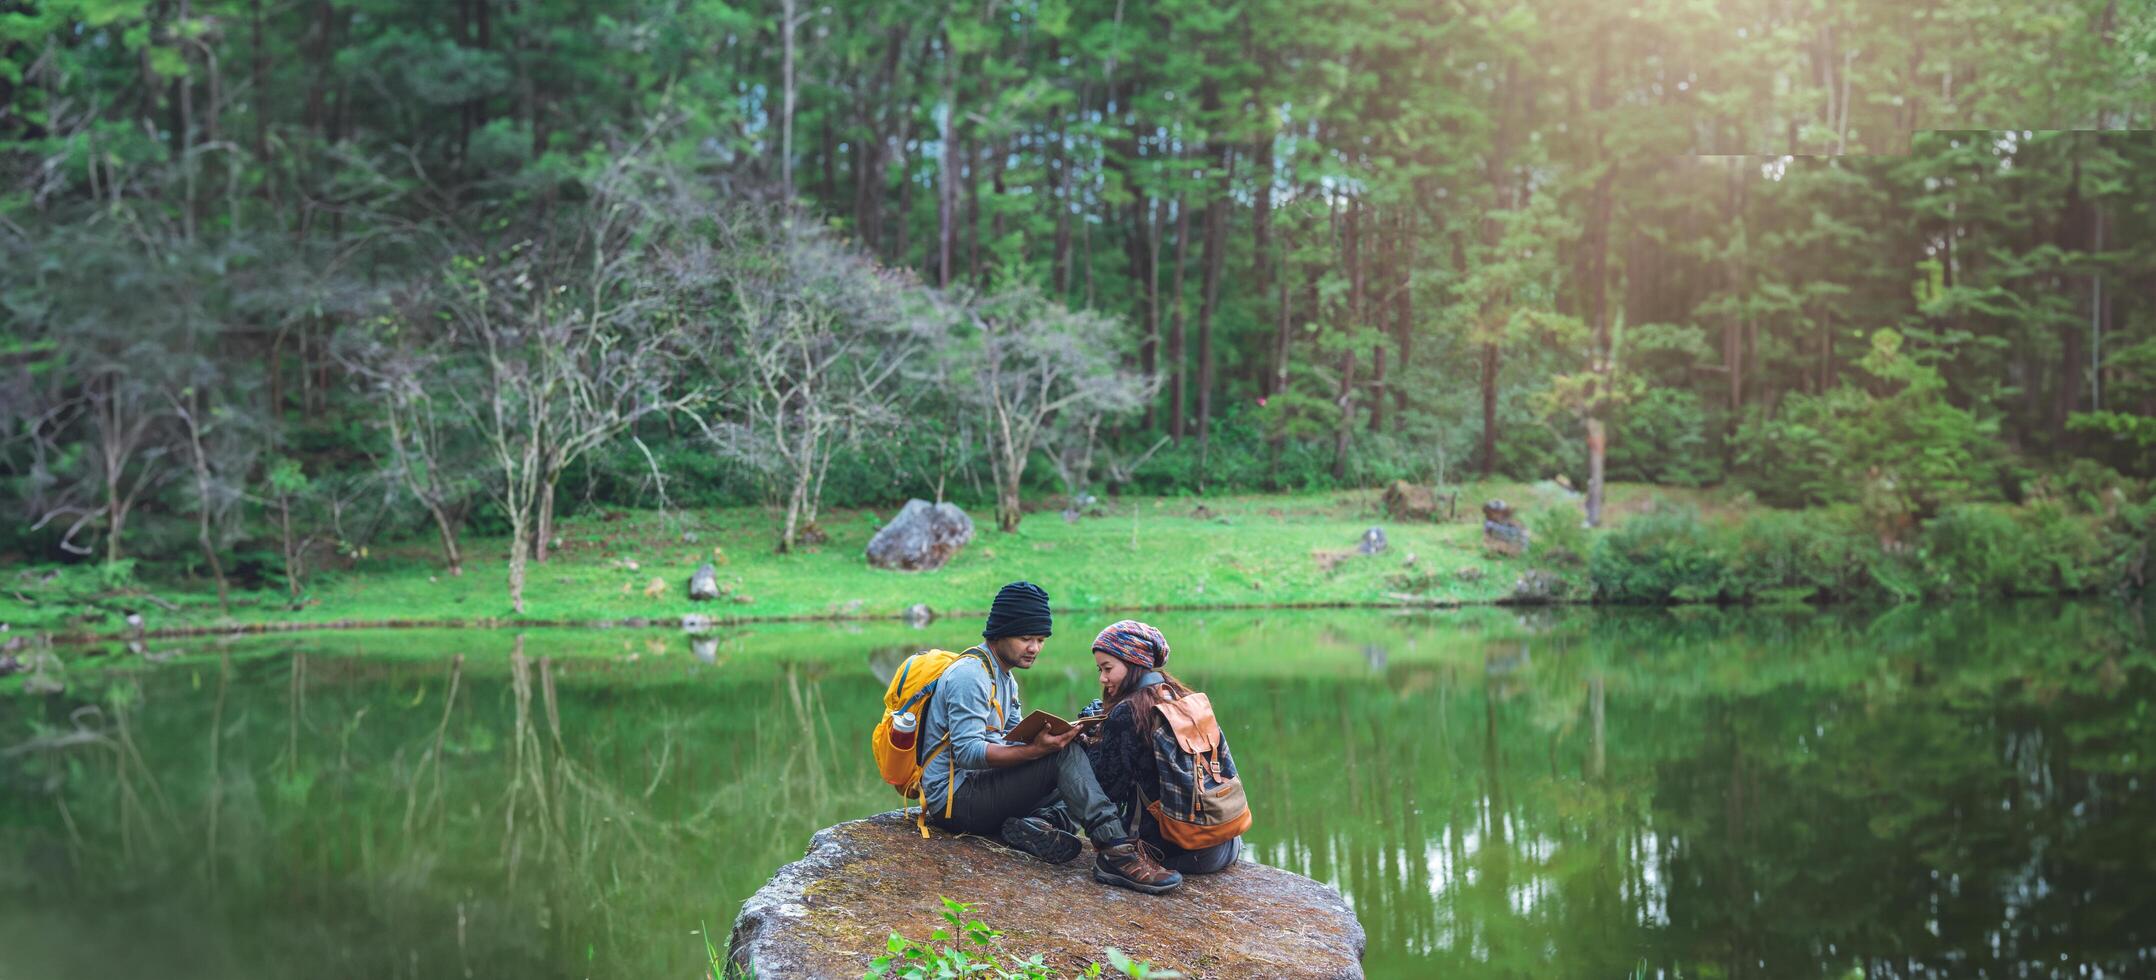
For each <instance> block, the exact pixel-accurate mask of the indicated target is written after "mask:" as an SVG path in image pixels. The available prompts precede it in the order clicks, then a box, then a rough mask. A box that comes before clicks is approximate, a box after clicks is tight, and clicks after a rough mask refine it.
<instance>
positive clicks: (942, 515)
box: [868, 499, 973, 572]
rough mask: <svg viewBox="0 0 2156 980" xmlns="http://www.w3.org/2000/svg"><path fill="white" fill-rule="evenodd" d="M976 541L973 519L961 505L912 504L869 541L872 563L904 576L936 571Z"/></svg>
mask: <svg viewBox="0 0 2156 980" xmlns="http://www.w3.org/2000/svg"><path fill="white" fill-rule="evenodd" d="M972 540H973V519H972V518H970V517H967V516H966V512H965V511H962V510H959V509H958V505H957V504H952V503H941V504H931V503H929V502H928V501H926V500H920V499H914V500H909V501H906V506H905V508H904V509H902V510H900V511H899V512H898V516H896V517H893V518H891V523H889V524H886V525H884V526H883V529H882V530H880V531H877V532H876V536H875V537H873V538H870V539H868V563H869V564H870V565H873V566H875V567H877V568H888V569H891V570H893V571H901V572H925V571H933V570H935V569H938V568H942V567H943V566H944V563H945V562H948V561H950V560H951V556H953V555H956V554H958V550H959V549H960V548H964V547H965V546H966V543H967V542H969V541H972Z"/></svg>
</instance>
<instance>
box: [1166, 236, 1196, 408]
mask: <svg viewBox="0 0 2156 980" xmlns="http://www.w3.org/2000/svg"><path fill="white" fill-rule="evenodd" d="M1189 246H1190V198H1189V196H1188V195H1183V194H1178V195H1176V198H1175V259H1174V262H1175V267H1174V269H1173V271H1172V272H1170V274H1169V277H1168V301H1169V302H1170V303H1172V304H1174V305H1173V306H1172V307H1171V308H1170V309H1169V312H1168V364H1167V370H1168V388H1169V395H1168V436H1169V438H1172V439H1174V440H1175V441H1176V442H1178V443H1180V442H1182V441H1183V421H1184V415H1185V406H1186V405H1187V404H1188V401H1187V399H1188V398H1189V392H1187V391H1186V390H1184V382H1185V377H1184V372H1183V367H1184V365H1183V361H1184V356H1183V340H1184V337H1183V264H1184V258H1185V257H1186V256H1187V255H1188V254H1189V252H1190V247H1189Z"/></svg>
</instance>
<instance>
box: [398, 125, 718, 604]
mask: <svg viewBox="0 0 2156 980" xmlns="http://www.w3.org/2000/svg"><path fill="white" fill-rule="evenodd" d="M685 185H686V184H685V182H683V181H679V180H672V179H669V178H666V177H664V176H662V175H655V174H652V173H649V172H647V171H646V170H644V169H643V168H642V166H641V161H640V160H639V158H638V157H637V155H636V154H635V153H634V152H630V153H625V154H624V155H622V156H621V157H619V158H617V159H616V160H615V161H614V162H613V163H611V164H610V165H609V166H608V167H607V168H606V170H605V171H603V172H602V173H600V174H598V175H597V176H596V177H595V178H594V179H593V180H592V182H591V184H590V193H591V199H590V200H589V201H588V202H586V203H584V204H582V205H579V206H577V207H573V208H566V209H563V210H561V211H559V212H557V213H555V214H554V215H552V216H551V217H549V218H548V219H547V220H546V221H545V222H543V223H542V224H541V225H540V226H538V227H536V228H534V229H533V231H534V235H533V237H532V238H529V239H526V240H524V241H521V242H519V243H517V244H515V245H512V246H511V247H509V248H508V249H506V250H503V251H501V252H499V253H493V254H489V253H485V252H481V253H478V254H476V255H473V254H466V255H460V256H457V257H455V258H453V259H452V260H451V263H450V267H449V270H448V272H447V274H446V275H445V282H446V284H447V286H446V289H447V295H446V296H445V297H444V302H443V307H444V309H445V310H446V312H447V313H448V314H449V316H448V321H447V330H448V333H447V335H446V336H445V338H444V341H445V345H446V349H448V350H453V351H458V352H460V353H458V354H457V355H456V356H455V357H445V358H444V360H443V363H442V365H441V369H442V370H445V371H447V372H449V373H451V374H453V375H455V376H456V377H458V378H468V379H469V380H468V381H460V382H459V383H456V384H451V385H448V386H447V387H446V389H444V388H441V387H437V388H436V389H435V391H434V392H433V394H434V396H435V397H441V396H443V395H444V394H446V395H447V397H449V398H450V399H451V400H453V401H454V403H455V406H456V414H457V416H458V420H459V423H460V424H463V425H467V426H469V428H470V430H471V431H473V432H474V433H476V434H477V436H478V439H479V442H480V444H481V446H482V447H483V450H482V452H483V455H484V457H485V458H486V459H488V460H489V461H490V462H491V464H492V466H493V468H494V469H495V470H496V471H497V478H496V479H495V480H492V481H489V483H488V490H489V492H490V493H491V494H492V495H493V496H494V497H495V499H496V501H497V502H498V503H499V504H500V505H501V507H502V510H503V512H504V513H505V514H506V515H507V516H508V518H509V526H510V542H509V569H508V572H509V574H508V585H509V597H510V602H511V604H512V605H513V606H514V607H515V609H516V611H517V612H519V613H522V612H523V611H524V583H525V571H526V566H527V564H528V563H529V561H530V560H531V558H532V555H533V548H534V544H535V543H537V542H539V541H540V540H541V537H540V536H541V535H542V534H544V533H547V532H549V531H551V528H550V527H549V524H550V523H551V520H552V505H553V494H554V487H555V484H556V483H557V482H558V481H559V480H560V479H561V475H562V473H563V472H564V471H565V470H566V469H567V468H568V467H569V466H570V465H571V464H573V463H575V462H576V461H577V460H578V459H580V458H582V457H583V456H584V454H586V453H588V452H590V451H591V450H593V449H595V448H597V447H599V446H601V445H604V444H606V443H607V442H608V441H610V440H612V439H614V438H615V437H617V436H620V435H621V434H623V433H624V432H628V431H629V430H630V429H632V428H633V427H634V426H635V425H636V424H637V423H638V422H639V421H641V420H643V419H646V418H649V417H651V416H654V415H659V414H662V413H666V412H672V411H676V410H679V409H683V408H687V407H690V406H692V405H694V404H695V403H696V402H697V401H698V399H699V398H700V397H701V395H700V393H699V392H697V391H695V390H693V389H687V390H685V389H683V388H682V387H681V386H680V385H679V384H678V382H679V380H680V378H681V368H682V366H683V363H684V356H683V354H684V351H683V348H682V340H683V338H684V322H683V318H682V317H681V316H680V311H679V310H678V309H676V308H675V307H674V306H673V305H672V295H671V293H672V288H671V284H672V282H673V280H672V279H671V278H669V277H666V276H663V275H658V274H655V273H653V272H651V271H650V266H649V265H648V264H647V262H648V260H650V259H651V258H652V257H653V255H654V254H655V253H658V252H661V251H663V250H665V249H667V248H671V247H675V246H676V245H677V244H678V242H677V237H676V236H677V234H678V232H679V229H678V228H677V227H675V224H676V223H677V222H681V221H686V220H688V219H689V218H691V217H692V215H691V213H690V212H689V211H687V210H685V209H686V208H688V207H690V202H686V201H683V200H680V199H677V198H675V197H674V196H672V195H675V194H678V193H679V188H681V187H683V186H685ZM648 458H649V456H648V454H647V459H648Z"/></svg>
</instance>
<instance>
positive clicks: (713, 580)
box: [689, 561, 719, 602]
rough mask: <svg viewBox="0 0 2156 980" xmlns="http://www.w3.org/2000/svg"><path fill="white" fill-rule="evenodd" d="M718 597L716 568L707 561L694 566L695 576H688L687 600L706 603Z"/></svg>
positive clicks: (717, 573) (717, 570) (717, 571)
mask: <svg viewBox="0 0 2156 980" xmlns="http://www.w3.org/2000/svg"><path fill="white" fill-rule="evenodd" d="M718 597H719V569H718V567H717V566H715V565H713V564H711V563H710V562H708V561H707V562H705V563H703V564H701V565H698V566H696V574H694V575H691V576H689V598H690V599H691V600H693V601H696V602H708V601H710V600H712V599H716V598H718Z"/></svg>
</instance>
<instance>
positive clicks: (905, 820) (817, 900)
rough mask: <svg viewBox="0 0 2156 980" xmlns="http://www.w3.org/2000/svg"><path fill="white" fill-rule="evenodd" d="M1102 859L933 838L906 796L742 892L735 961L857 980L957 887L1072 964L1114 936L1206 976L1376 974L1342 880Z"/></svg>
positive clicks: (1016, 948) (1064, 965)
mask: <svg viewBox="0 0 2156 980" xmlns="http://www.w3.org/2000/svg"><path fill="white" fill-rule="evenodd" d="M1091 869H1092V854H1091V851H1090V850H1088V851H1087V853H1085V854H1083V855H1081V856H1080V857H1079V858H1078V859H1077V860H1075V861H1072V862H1070V863H1068V864H1060V865H1056V864H1045V863H1042V862H1040V861H1037V860H1034V859H1033V858H1030V857H1027V856H1026V855H1023V854H1019V853H1017V852H1015V851H1010V850H1007V849H1005V848H1002V847H1000V846H997V845H994V844H991V843H989V842H988V841H986V840H983V839H980V838H977V837H952V836H950V835H947V834H944V833H941V832H936V833H935V836H933V837H931V838H928V839H925V840H924V839H922V837H921V835H920V832H919V831H917V830H915V829H914V825H913V821H912V820H911V819H910V818H909V817H908V816H907V815H906V814H905V813H903V812H901V811H896V810H894V811H891V812H888V813H882V814H878V815H876V816H873V817H869V818H868V819H865V820H855V821H852V822H850V823H842V824H839V825H838V826H836V827H830V828H827V829H825V830H822V831H819V832H818V833H817V834H816V836H815V837H814V838H812V839H810V841H809V849H808V856H807V857H804V858H802V859H801V860H799V861H796V862H794V863H792V864H789V865H787V866H785V867H783V868H780V869H779V872H778V874H776V875H773V876H772V878H771V881H770V882H769V883H767V884H765V885H764V887H763V888H762V889H761V890H759V891H758V892H757V893H756V894H755V895H753V896H751V897H750V898H749V900H748V902H747V903H746V904H744V905H743V906H742V907H741V915H740V916H739V917H738V918H736V919H735V920H734V933H733V941H732V944H731V946H730V948H729V953H728V967H729V972H731V973H739V974H741V975H753V976H758V977H787V978H801V980H810V978H826V977H828V978H833V980H836V978H844V980H855V978H857V977H859V976H861V975H862V974H863V973H865V972H867V970H868V968H869V963H870V961H872V960H874V959H875V958H876V957H877V956H878V955H881V954H882V953H883V952H884V951H885V947H884V942H885V940H886V939H887V938H888V937H889V936H890V934H891V933H893V932H896V933H899V934H900V935H903V936H905V937H907V938H909V939H915V940H921V941H927V940H928V938H929V933H930V932H932V931H933V930H935V929H937V928H940V927H942V926H943V921H942V912H943V905H942V902H940V901H939V898H941V897H949V898H952V899H955V900H957V901H962V902H971V903H975V904H976V905H977V908H975V909H974V914H975V915H976V916H978V917H980V918H981V919H982V920H983V921H985V922H987V923H988V924H989V925H990V926H993V927H995V928H997V929H1001V930H1003V937H1002V938H1001V939H999V940H997V941H996V945H995V947H994V948H993V950H992V952H994V953H995V954H996V956H997V958H998V959H1000V960H1002V961H1004V962H1009V960H1010V959H1011V958H1013V957H1017V958H1024V957H1028V956H1032V955H1034V954H1040V955H1041V956H1042V957H1043V958H1044V959H1045V960H1046V961H1047V963H1048V964H1049V966H1050V967H1052V968H1054V969H1055V970H1056V971H1057V973H1058V975H1064V976H1076V975H1077V974H1078V973H1080V972H1081V971H1083V970H1084V968H1085V965H1086V964H1087V963H1091V962H1094V961H1101V962H1105V961H1106V959H1107V950H1108V948H1109V947H1114V948H1116V949H1120V950H1122V951H1123V952H1125V953H1128V954H1130V955H1131V956H1133V957H1136V958H1138V959H1141V960H1146V961H1148V962H1150V963H1152V964H1153V966H1154V967H1156V968H1160V969H1169V970H1178V971H1181V973H1182V974H1183V975H1184V976H1185V977H1190V978H1192V980H1211V978H1230V977H1267V978H1277V980H1301V978H1309V980H1333V978H1348V977H1361V976H1362V975H1363V973H1362V952H1363V931H1362V926H1361V924H1359V923H1357V922H1356V921H1355V913H1354V912H1353V911H1352V910H1350V909H1349V908H1348V906H1347V903H1346V902H1345V901H1344V900H1342V899H1341V897H1340V893H1339V892H1338V891H1335V890H1334V889H1333V888H1332V887H1331V886H1329V885H1324V884H1320V883H1318V882H1315V881H1312V880H1310V879H1308V878H1305V877H1303V876H1301V875H1298V874H1294V873H1292V872H1288V871H1282V870H1280V869H1278V868H1272V867H1267V866H1265V865H1262V864H1256V863H1252V862H1250V861H1247V860H1246V861H1244V862H1242V863H1239V864H1237V865H1236V866H1234V867H1233V868H1230V869H1228V870H1227V871H1223V872H1221V873H1219V874H1216V875H1194V876H1191V877H1189V878H1187V879H1185V880H1184V884H1183V887H1182V888H1180V889H1177V890H1176V891H1174V892H1171V893H1169V894H1167V895H1141V894H1139V893H1137V892H1133V891H1127V890H1124V889H1121V888H1111V887H1109V886H1107V885H1103V884H1099V883H1098V882H1095V881H1094V880H1093V877H1092V873H1091ZM968 952H973V950H971V949H969V950H968Z"/></svg>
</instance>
